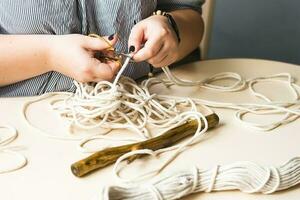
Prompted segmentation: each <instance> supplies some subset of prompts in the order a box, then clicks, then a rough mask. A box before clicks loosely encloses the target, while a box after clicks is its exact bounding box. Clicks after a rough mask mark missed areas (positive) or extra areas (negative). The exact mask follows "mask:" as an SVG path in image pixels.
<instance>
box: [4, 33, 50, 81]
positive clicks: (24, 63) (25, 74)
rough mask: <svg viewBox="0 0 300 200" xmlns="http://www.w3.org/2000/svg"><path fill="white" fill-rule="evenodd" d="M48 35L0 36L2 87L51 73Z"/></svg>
mask: <svg viewBox="0 0 300 200" xmlns="http://www.w3.org/2000/svg"><path fill="white" fill-rule="evenodd" d="M49 37H50V36H48V35H0V86H4V85H8V84H12V83H15V82H18V81H21V80H25V79H28V78H31V77H34V76H37V75H40V74H43V73H46V72H47V71H49V67H48V66H49V65H48V57H47V44H48V43H49Z"/></svg>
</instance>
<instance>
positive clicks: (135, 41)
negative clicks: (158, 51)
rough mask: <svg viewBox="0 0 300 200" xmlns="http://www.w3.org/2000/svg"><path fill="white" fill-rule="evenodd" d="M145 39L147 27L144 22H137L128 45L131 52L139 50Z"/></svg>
mask: <svg viewBox="0 0 300 200" xmlns="http://www.w3.org/2000/svg"><path fill="white" fill-rule="evenodd" d="M144 40H145V28H144V26H143V25H142V24H136V25H135V26H134V27H133V28H132V30H131V32H130V35H129V39H128V46H129V49H128V51H129V53H136V52H137V51H139V50H140V49H141V47H142V45H143V43H144Z"/></svg>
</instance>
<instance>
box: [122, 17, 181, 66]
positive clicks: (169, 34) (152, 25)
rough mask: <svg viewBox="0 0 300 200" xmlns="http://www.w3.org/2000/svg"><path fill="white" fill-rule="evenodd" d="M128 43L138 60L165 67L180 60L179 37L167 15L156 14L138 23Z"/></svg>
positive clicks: (134, 57)
mask: <svg viewBox="0 0 300 200" xmlns="http://www.w3.org/2000/svg"><path fill="white" fill-rule="evenodd" d="M128 43H129V46H130V47H129V51H131V52H134V56H133V59H134V60H135V61H136V62H141V61H147V62H148V63H150V64H152V65H153V66H154V67H164V66H167V65H170V64H172V63H174V62H175V61H177V60H178V51H179V44H178V39H177V36H176V34H175V32H174V30H173V29H172V27H171V26H170V24H169V22H168V19H167V18H166V17H165V16H161V15H154V16H151V17H149V18H147V19H144V20H142V21H140V22H139V23H137V24H136V25H135V26H134V27H133V29H132V30H131V34H130V36H129V42H128ZM143 45H144V46H143Z"/></svg>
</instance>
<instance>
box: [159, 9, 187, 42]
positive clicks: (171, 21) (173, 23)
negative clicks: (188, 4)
mask: <svg viewBox="0 0 300 200" xmlns="http://www.w3.org/2000/svg"><path fill="white" fill-rule="evenodd" d="M153 15H159V16H164V17H166V19H167V21H168V23H169V25H170V26H171V27H172V29H173V31H174V33H175V35H176V37H177V41H178V43H180V41H181V38H180V32H179V29H178V26H177V23H176V21H175V20H174V18H173V16H172V15H171V14H170V13H167V12H163V11H161V10H157V11H156V12H153Z"/></svg>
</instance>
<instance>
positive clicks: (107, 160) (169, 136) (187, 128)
mask: <svg viewBox="0 0 300 200" xmlns="http://www.w3.org/2000/svg"><path fill="white" fill-rule="evenodd" d="M205 118H206V119H207V121H208V128H212V127H215V126H216V125H217V124H218V123H219V117H218V115H216V114H215V113H213V114H210V115H207V116H206V117H205ZM197 127H198V123H197V121H196V120H188V121H187V122H186V123H184V124H182V125H180V126H178V127H176V128H173V129H171V130H169V131H167V132H166V133H164V134H162V135H160V136H157V137H154V138H152V139H149V140H145V141H142V142H137V143H132V144H127V145H123V146H117V147H111V148H107V149H104V150H101V151H99V152H96V153H94V154H92V155H90V156H89V157H87V158H85V159H83V160H80V161H78V162H75V163H74V164H72V165H71V170H72V172H73V174H74V175H75V176H77V177H82V176H84V175H86V174H88V173H90V172H92V171H94V170H96V169H100V168H103V167H106V166H108V165H110V164H113V163H115V162H116V160H117V159H118V158H119V157H120V156H122V155H124V154H125V153H128V152H130V151H133V150H138V149H151V150H154V151H155V150H158V149H161V148H166V147H170V146H172V145H174V144H176V143H177V142H179V141H180V140H182V139H184V138H186V137H188V136H191V135H193V134H194V133H195V131H196V129H197ZM131 161H132V160H131Z"/></svg>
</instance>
